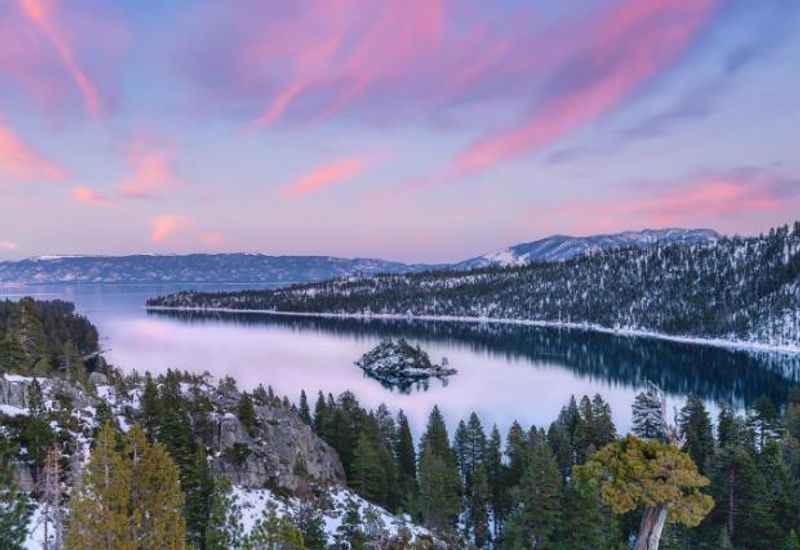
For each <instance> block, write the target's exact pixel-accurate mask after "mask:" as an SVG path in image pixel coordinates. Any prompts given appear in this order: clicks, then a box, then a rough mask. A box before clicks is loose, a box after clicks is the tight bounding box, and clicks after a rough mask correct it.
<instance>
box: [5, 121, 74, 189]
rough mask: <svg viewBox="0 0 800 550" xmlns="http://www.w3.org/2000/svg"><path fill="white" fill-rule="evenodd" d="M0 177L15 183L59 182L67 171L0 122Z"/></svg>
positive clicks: (65, 175)
mask: <svg viewBox="0 0 800 550" xmlns="http://www.w3.org/2000/svg"><path fill="white" fill-rule="evenodd" d="M0 176H6V178H8V179H11V180H17V181H20V180H21V181H37V180H61V179H64V178H66V177H67V171H66V170H65V169H64V168H62V167H61V166H59V165H58V164H56V163H55V162H53V161H51V160H48V159H47V158H45V157H44V155H42V154H41V153H40V152H38V151H36V150H35V149H34V148H33V147H31V146H30V145H28V144H27V143H26V142H25V141H23V139H22V138H20V137H19V136H18V135H17V134H16V133H14V131H13V130H12V129H11V128H9V127H8V126H4V125H3V124H2V121H0Z"/></svg>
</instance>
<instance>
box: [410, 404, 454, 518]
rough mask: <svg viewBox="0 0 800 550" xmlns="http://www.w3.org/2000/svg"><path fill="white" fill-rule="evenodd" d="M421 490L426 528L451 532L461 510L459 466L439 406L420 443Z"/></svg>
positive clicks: (421, 506) (430, 418)
mask: <svg viewBox="0 0 800 550" xmlns="http://www.w3.org/2000/svg"><path fill="white" fill-rule="evenodd" d="M419 488H420V499H419V501H420V512H421V515H422V519H423V521H424V523H425V525H427V526H428V527H430V528H431V529H434V530H437V531H442V532H446V531H450V530H452V529H453V528H454V527H455V524H456V520H457V518H458V513H459V511H460V509H461V505H460V498H459V495H460V490H461V488H460V483H459V475H458V464H457V460H456V456H455V452H454V451H453V449H452V448H451V447H450V441H449V438H448V435H447V427H446V425H445V423H444V418H443V417H442V414H441V413H440V412H439V408H438V407H436V406H434V407H433V410H431V414H430V416H429V417H428V425H427V429H426V430H425V433H424V434H423V436H422V439H421V442H420V453H419Z"/></svg>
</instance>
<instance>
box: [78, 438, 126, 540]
mask: <svg viewBox="0 0 800 550" xmlns="http://www.w3.org/2000/svg"><path fill="white" fill-rule="evenodd" d="M116 447H117V433H116V429H115V428H114V426H113V425H112V424H111V423H108V422H107V423H106V424H105V425H104V426H103V428H102V429H101V430H100V431H99V432H98V434H97V439H96V440H95V447H94V449H93V450H92V454H91V457H90V459H89V463H88V464H87V465H86V469H85V471H84V474H83V478H82V485H81V486H80V487H78V488H77V491H76V492H75V493H74V494H73V495H72V497H71V498H70V514H69V531H68V533H67V540H66V548H67V549H68V550H83V549H86V548H92V549H102V550H134V549H135V548H136V542H135V540H134V538H133V530H132V529H131V525H130V516H131V508H130V502H131V468H130V464H129V462H128V460H127V459H126V458H125V457H124V456H123V455H122V454H121V453H119V452H118V451H117V448H116Z"/></svg>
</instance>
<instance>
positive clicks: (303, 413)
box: [298, 390, 313, 426]
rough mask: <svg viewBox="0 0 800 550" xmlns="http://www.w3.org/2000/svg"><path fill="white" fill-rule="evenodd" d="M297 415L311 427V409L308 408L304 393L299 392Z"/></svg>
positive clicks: (302, 391) (303, 391)
mask: <svg viewBox="0 0 800 550" xmlns="http://www.w3.org/2000/svg"><path fill="white" fill-rule="evenodd" d="M298 414H299V415H300V418H301V419H302V420H303V422H305V423H306V424H308V425H309V426H311V425H312V424H313V421H312V420H311V409H309V407H308V397H306V391H305V390H300V408H299V409H298Z"/></svg>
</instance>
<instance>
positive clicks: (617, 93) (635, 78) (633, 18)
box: [455, 0, 717, 174]
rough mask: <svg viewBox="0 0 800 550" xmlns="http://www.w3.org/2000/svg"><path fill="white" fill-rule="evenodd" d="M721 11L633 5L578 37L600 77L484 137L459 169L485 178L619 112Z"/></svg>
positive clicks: (662, 1)
mask: <svg viewBox="0 0 800 550" xmlns="http://www.w3.org/2000/svg"><path fill="white" fill-rule="evenodd" d="M716 5H717V0H695V1H693V2H686V1H685V0H628V1H627V2H625V3H624V4H622V5H621V6H619V7H616V8H615V9H612V10H611V11H610V12H609V13H607V14H606V15H605V16H604V17H602V18H601V19H600V21H599V23H597V24H596V25H595V27H594V28H593V29H591V30H589V31H588V34H587V35H586V37H583V36H578V37H576V40H580V41H585V42H583V44H584V46H585V48H586V50H587V51H588V52H589V61H588V62H589V66H588V67H587V68H586V70H587V71H589V70H596V71H598V72H599V74H600V76H599V77H597V78H594V79H593V80H592V81H591V82H590V83H589V84H588V85H585V86H582V87H573V88H570V89H567V90H566V91H564V92H562V93H560V94H557V95H555V96H554V97H552V98H550V99H547V100H545V101H544V102H543V103H542V104H540V105H539V106H538V107H537V109H536V111H535V112H534V113H533V115H531V116H530V117H528V118H527V119H526V120H524V121H523V122H522V124H520V125H518V126H516V127H513V128H509V129H505V130H501V131H498V132H494V133H491V134H489V135H487V136H484V137H482V138H481V139H479V140H478V141H477V142H475V143H474V144H473V145H472V146H470V147H469V148H467V149H466V150H465V151H463V152H461V153H460V154H459V155H458V156H457V157H456V159H455V167H456V171H457V172H458V173H459V174H470V173H475V172H481V171H484V170H487V169H490V168H492V167H493V166H495V165H497V164H499V163H501V162H503V161H506V160H509V159H512V158H515V157H518V156H520V155H523V154H527V153H530V152H533V151H536V150H539V149H541V148H543V147H546V146H548V145H550V144H551V143H553V142H555V141H556V140H558V139H559V138H561V137H563V136H564V135H565V134H567V133H569V132H571V131H574V130H576V129H578V128H580V127H583V126H586V125H587V124H590V123H592V122H594V121H595V120H597V119H598V118H599V117H601V116H603V115H605V114H607V113H608V112H610V111H612V110H613V109H615V108H617V107H619V106H620V104H621V103H622V102H623V101H624V100H625V99H626V98H628V97H629V96H630V95H631V94H632V93H633V92H634V91H635V90H637V89H638V88H639V87H641V86H642V85H643V84H644V83H645V82H646V81H647V80H648V79H650V78H652V77H653V76H655V75H656V74H658V73H659V72H660V71H661V70H663V69H665V68H667V67H669V66H670V65H671V64H673V63H674V62H675V61H676V60H677V59H678V58H679V56H680V54H681V53H682V52H684V51H685V50H686V48H687V47H688V46H689V44H690V43H691V41H692V39H693V38H694V37H695V36H696V35H697V33H698V31H699V30H700V29H701V28H702V27H703V26H704V25H705V24H706V23H707V22H708V21H709V20H710V18H711V16H712V14H713V12H714V8H715V7H716ZM654 22H656V23H657V24H653V23H654ZM644 29H646V31H647V32H644Z"/></svg>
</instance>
